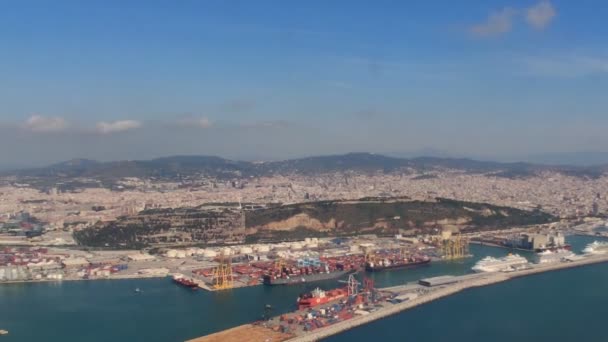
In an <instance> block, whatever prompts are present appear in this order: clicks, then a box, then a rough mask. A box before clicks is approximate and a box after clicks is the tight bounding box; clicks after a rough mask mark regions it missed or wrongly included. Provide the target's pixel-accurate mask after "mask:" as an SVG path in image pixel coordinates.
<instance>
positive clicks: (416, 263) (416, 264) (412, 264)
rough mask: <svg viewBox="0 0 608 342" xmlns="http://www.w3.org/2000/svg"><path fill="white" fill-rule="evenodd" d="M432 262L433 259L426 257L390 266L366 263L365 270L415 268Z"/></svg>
mask: <svg viewBox="0 0 608 342" xmlns="http://www.w3.org/2000/svg"><path fill="white" fill-rule="evenodd" d="M430 262H431V259H426V260H420V261H414V262H408V263H402V264H392V265H388V266H381V265H374V266H370V265H365V270H366V271H367V272H380V271H389V270H399V269H405V268H414V267H420V266H425V265H428V264H429V263H430Z"/></svg>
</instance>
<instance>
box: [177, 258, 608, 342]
mask: <svg viewBox="0 0 608 342" xmlns="http://www.w3.org/2000/svg"><path fill="white" fill-rule="evenodd" d="M605 262H608V254H607V255H588V256H585V257H581V258H580V259H577V260H574V261H565V262H556V263H547V264H533V265H531V266H530V267H529V268H526V269H522V270H516V271H511V272H489V273H475V274H468V275H463V276H453V277H452V276H442V277H435V278H430V279H425V280H422V281H421V282H420V283H421V284H422V283H425V284H427V286H423V285H417V284H411V283H410V284H404V285H400V286H392V287H389V288H383V289H378V291H380V292H391V293H393V294H401V293H405V292H412V291H414V290H418V292H417V293H418V294H417V295H416V296H413V297H412V299H409V300H406V301H404V302H401V303H397V304H389V305H386V306H384V305H383V306H382V308H381V309H379V310H377V311H374V312H369V313H367V314H365V315H356V316H354V317H353V318H350V319H348V320H344V321H341V322H338V323H335V324H332V325H328V326H325V327H322V328H319V329H316V330H313V331H306V332H292V333H289V334H284V333H283V334H281V333H279V332H278V331H276V330H272V329H270V328H267V327H265V326H264V325H262V324H246V325H242V326H239V327H236V328H233V329H229V330H225V331H222V332H219V333H215V334H211V335H207V336H203V337H199V338H196V339H193V340H190V341H188V342H215V341H241V340H240V339H239V338H242V337H243V336H248V337H252V338H253V337H254V336H255V337H256V338H258V339H253V340H252V339H248V341H260V342H262V341H276V342H278V341H288V342H312V341H318V340H321V339H323V338H327V337H329V336H332V335H336V334H339V333H341V332H343V331H346V330H349V329H352V328H355V327H358V326H361V325H364V324H367V323H370V322H373V321H376V320H379V319H382V318H385V317H388V316H391V315H394V314H398V313H400V312H403V311H406V310H408V309H411V308H413V307H416V306H419V305H423V304H426V303H429V302H432V301H435V300H438V299H440V298H443V297H446V296H450V295H452V294H455V293H458V292H461V291H463V290H466V289H470V288H475V287H480V286H488V285H492V284H496V283H500V282H504V281H508V280H510V279H515V278H519V277H525V276H530V275H533V274H539V273H544V272H550V271H556V270H561V269H568V268H573V267H581V266H585V265H592V264H598V263H605ZM429 282H430V284H429ZM420 289H427V290H425V291H420ZM249 332H251V334H250V335H249ZM218 338H220V339H218Z"/></svg>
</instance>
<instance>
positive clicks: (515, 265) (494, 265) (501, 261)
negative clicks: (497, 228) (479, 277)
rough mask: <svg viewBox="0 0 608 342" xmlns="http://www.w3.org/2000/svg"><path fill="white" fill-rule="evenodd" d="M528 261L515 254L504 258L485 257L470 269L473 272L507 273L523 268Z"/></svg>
mask: <svg viewBox="0 0 608 342" xmlns="http://www.w3.org/2000/svg"><path fill="white" fill-rule="evenodd" d="M527 265H528V260H527V259H526V258H524V257H522V256H519V255H517V254H509V255H507V256H506V257H504V258H493V257H485V258H483V259H481V260H479V261H478V262H477V263H476V264H475V266H473V267H472V268H471V269H472V270H473V271H475V272H509V271H514V270H517V269H521V268H524V267H526V266H527Z"/></svg>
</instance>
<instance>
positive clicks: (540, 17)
mask: <svg viewBox="0 0 608 342" xmlns="http://www.w3.org/2000/svg"><path fill="white" fill-rule="evenodd" d="M555 15H556V12H555V8H553V5H551V2H549V1H541V2H539V3H538V4H537V5H535V6H532V7H530V8H528V9H527V10H526V22H527V23H528V24H529V25H530V26H532V27H533V28H535V29H537V30H542V29H544V28H545V27H547V26H548V25H549V24H550V23H551V21H552V20H553V18H554V17H555Z"/></svg>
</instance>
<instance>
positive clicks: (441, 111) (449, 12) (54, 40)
mask: <svg viewBox="0 0 608 342" xmlns="http://www.w3.org/2000/svg"><path fill="white" fill-rule="evenodd" d="M607 17H608V6H606V5H605V3H604V2H603V1H585V0H582V1H558V0H553V1H536V0H534V1H524V0H522V1H498V0H489V1H488V0H485V1H481V0H480V1H473V0H471V1H459V2H455V1H447V0H445V1H305V2H304V1H302V2H295V1H291V2H286V1H88V2H84V1H67V0H66V1H4V2H1V3H0V76H1V77H0V133H3V134H0V146H4V147H0V157H2V159H3V160H5V161H7V162H9V163H15V164H28V163H29V164H35V163H46V162H51V161H56V160H62V159H69V158H73V157H88V158H95V159H102V160H107V159H138V158H151V157H156V156H161V155H166V154H215V155H223V156H227V157H232V158H288V157H297V156H302V155H311V154H328V153H342V152H347V151H372V152H383V153H404V152H415V151H419V150H426V149H436V150H441V151H445V152H447V153H449V154H453V155H465V156H473V157H486V158H498V159H500V158H507V157H517V156H525V155H530V154H535V153H543V152H573V151H606V150H607V148H606V146H608V138H607V137H608V134H606V131H607V130H608V115H607V113H606V112H607V111H606V109H607V108H608V96H606V95H605V93H606V90H607V89H608V77H607V76H608V45H607V44H606V40H605V37H606V34H608V32H607V31H608V26H606V25H605V18H607ZM159 136H163V139H162V140H160V141H159V139H158V137H159ZM8 146H10V147H11V148H10V149H9V148H8Z"/></svg>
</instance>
